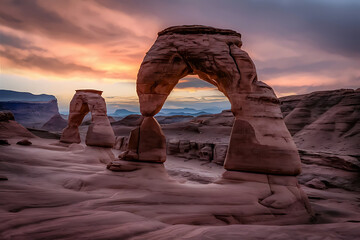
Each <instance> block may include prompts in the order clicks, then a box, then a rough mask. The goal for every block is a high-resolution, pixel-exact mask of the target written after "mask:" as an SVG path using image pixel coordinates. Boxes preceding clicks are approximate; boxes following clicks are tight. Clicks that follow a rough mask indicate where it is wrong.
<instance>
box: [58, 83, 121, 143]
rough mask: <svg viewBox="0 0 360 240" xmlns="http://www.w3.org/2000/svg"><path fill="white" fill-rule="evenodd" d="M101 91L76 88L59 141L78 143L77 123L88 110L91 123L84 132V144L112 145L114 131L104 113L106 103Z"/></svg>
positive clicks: (78, 123) (79, 122)
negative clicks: (67, 119) (85, 132)
mask: <svg viewBox="0 0 360 240" xmlns="http://www.w3.org/2000/svg"><path fill="white" fill-rule="evenodd" d="M101 94H102V91H98V90H91V89H85V90H76V93H75V95H74V97H73V99H72V100H71V102H70V114H69V121H68V126H67V127H66V128H65V129H64V131H63V133H62V135H61V139H60V141H61V142H65V143H80V142H81V140H80V135H79V129H78V127H79V125H80V124H81V122H82V120H83V119H84V117H85V115H86V114H87V113H88V112H91V124H90V126H89V129H88V132H87V134H86V145H89V146H99V147H113V146H114V143H115V135H114V131H113V130H112V128H111V125H110V121H109V119H108V117H107V115H106V103H105V100H104V98H102V97H101Z"/></svg>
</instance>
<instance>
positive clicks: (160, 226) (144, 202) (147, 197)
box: [0, 138, 360, 239]
mask: <svg viewBox="0 0 360 240" xmlns="http://www.w3.org/2000/svg"><path fill="white" fill-rule="evenodd" d="M18 140H19V139H17V138H12V139H10V140H9V142H10V144H11V145H10V146H0V148H1V151H0V159H1V164H0V176H1V181H0V195H1V197H0V206H1V207H0V222H1V225H0V239H74V238H80V239H85V238H90V239H206V238H210V239H239V238H241V239H274V238H275V239H304V238H308V237H312V238H313V239H325V238H326V237H328V238H329V239H355V238H356V237H357V236H359V234H360V229H359V228H358V226H359V222H360V209H359V192H358V189H356V188H354V187H353V189H352V190H353V191H349V190H350V189H348V190H346V189H344V188H340V187H335V186H327V188H326V189H315V188H310V187H306V186H303V187H302V188H303V189H304V190H305V192H306V193H307V194H308V196H309V198H310V201H311V205H312V208H313V210H314V211H315V214H316V219H317V220H316V223H315V224H305V225H291V224H292V223H293V221H294V220H295V221H299V219H297V217H296V216H291V217H290V218H288V219H287V221H288V222H287V224H290V225H289V226H279V225H278V224H281V225H283V224H284V222H283V221H282V220H281V219H286V215H285V216H284V215H282V216H278V217H277V216H276V214H271V213H270V212H269V210H268V208H265V207H264V206H263V205H261V204H259V203H258V202H257V199H258V198H259V197H260V198H261V197H266V196H267V195H268V193H267V191H268V190H266V189H265V188H264V184H261V183H257V182H242V183H241V182H232V183H231V182H223V181H219V179H221V174H222V172H223V169H222V167H220V166H218V165H216V164H212V163H207V164H202V163H201V162H199V161H195V160H190V161H184V159H181V158H176V157H172V156H170V157H168V160H167V162H166V163H165V167H162V165H161V164H140V165H141V169H140V170H137V171H133V172H111V171H109V170H107V169H105V164H104V163H102V162H108V161H109V160H110V159H111V158H112V157H113V156H112V154H111V151H113V153H114V154H115V155H116V154H117V153H118V152H119V151H116V150H110V149H104V148H96V147H87V146H85V145H84V144H72V145H65V144H59V142H58V141H57V140H48V139H47V140H44V139H40V138H34V139H32V140H31V141H32V143H33V144H32V145H31V146H20V145H16V144H15V143H16V142H17V141H18ZM129 164H135V163H129ZM316 167H317V166H316ZM311 168H312V169H314V168H315V166H312V167H311ZM328 169H329V171H330V169H332V168H331V167H328ZM308 170H309V169H307V168H304V172H308V173H309V174H313V175H316V176H319V175H317V174H318V173H317V172H316V171H315V170H312V171H308ZM333 171H334V170H333ZM329 173H331V171H330V172H329ZM357 173H358V172H357ZM357 173H355V172H354V174H357ZM6 179H7V180H6ZM261 195H262V196H261ZM254 201H255V202H254ZM300 217H301V216H300ZM279 219H280V222H278V220H279ZM253 221H257V222H260V224H255V225H254V224H252V225H248V224H249V223H254V222H253ZM234 223H236V225H229V224H234ZM239 223H243V224H239ZM269 225H271V226H269ZM273 225H275V226H273Z"/></svg>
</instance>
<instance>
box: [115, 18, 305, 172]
mask: <svg viewBox="0 0 360 240" xmlns="http://www.w3.org/2000/svg"><path fill="white" fill-rule="evenodd" d="M158 35H159V36H158V38H157V40H156V41H155V43H154V45H153V46H152V47H151V49H150V50H149V52H147V54H146V56H145V58H144V60H143V62H142V64H141V66H140V70H139V72H138V77H137V94H138V96H139V102H140V111H141V114H142V115H143V116H144V118H143V122H142V123H141V125H140V127H139V128H137V129H135V130H134V131H133V132H132V133H131V135H130V142H129V149H128V151H126V152H125V153H124V154H123V155H122V158H124V159H128V160H139V161H148V162H164V161H165V160H166V146H165V137H164V134H163V133H162V131H161V128H160V125H159V124H158V123H157V121H156V119H155V118H154V117H153V116H154V115H155V114H157V113H158V112H159V111H160V110H161V108H162V106H163V105H164V103H165V101H166V98H167V96H168V95H169V94H170V92H171V91H172V90H173V88H174V87H175V85H176V84H177V83H178V81H179V80H180V79H181V78H183V77H185V76H186V75H189V74H196V75H198V76H199V78H201V79H202V80H205V81H207V82H209V83H211V84H213V85H215V86H216V87H217V88H218V89H219V91H221V92H223V93H224V94H225V96H226V97H227V98H228V99H229V101H230V103H231V111H232V112H233V114H234V116H235V122H234V126H233V129H232V133H231V138H230V143H229V148H228V152H227V157H226V161H225V164H224V167H225V168H226V169H227V170H239V171H249V172H258V173H269V174H285V175H296V174H298V173H299V172H300V158H299V155H298V152H297V149H296V146H295V144H294V142H293V140H292V137H291V135H290V133H289V132H288V130H287V128H286V126H285V123H284V121H283V118H282V113H281V111H280V107H279V100H278V99H277V98H276V95H275V93H274V92H273V90H272V89H271V87H269V86H268V85H266V84H265V83H262V82H260V81H258V80H257V74H256V69H255V65H254V63H253V61H252V60H251V58H250V56H249V55H248V54H247V53H246V52H245V51H243V50H242V49H241V45H242V42H241V35H240V34H239V33H237V32H235V31H232V30H224V29H216V28H212V27H205V26H196V25H195V26H178V27H171V28H168V29H165V30H163V31H162V32H160V33H159V34H158Z"/></svg>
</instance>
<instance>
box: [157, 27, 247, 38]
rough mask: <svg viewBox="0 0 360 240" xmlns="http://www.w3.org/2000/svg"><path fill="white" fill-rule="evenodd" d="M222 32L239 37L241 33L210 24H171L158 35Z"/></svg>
mask: <svg viewBox="0 0 360 240" xmlns="http://www.w3.org/2000/svg"><path fill="white" fill-rule="evenodd" d="M172 33H177V34H222V35H232V36H237V37H240V38H241V34H240V33H238V32H236V31H234V30H231V29H221V28H214V27H210V26H203V25H182V26H172V27H168V28H165V29H164V30H162V31H160V32H158V36H161V35H165V34H172Z"/></svg>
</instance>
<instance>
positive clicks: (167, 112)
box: [109, 107, 223, 117]
mask: <svg viewBox="0 0 360 240" xmlns="http://www.w3.org/2000/svg"><path fill="white" fill-rule="evenodd" d="M222 110H223V109H221V108H218V107H214V108H205V109H199V110H198V109H194V108H163V109H161V111H160V112H159V113H158V114H157V116H174V115H183V116H199V115H204V114H216V113H220V112H221V111H222ZM134 114H140V112H133V111H129V110H127V109H117V110H116V111H115V112H114V113H113V114H109V115H110V116H115V117H126V116H129V115H134Z"/></svg>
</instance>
